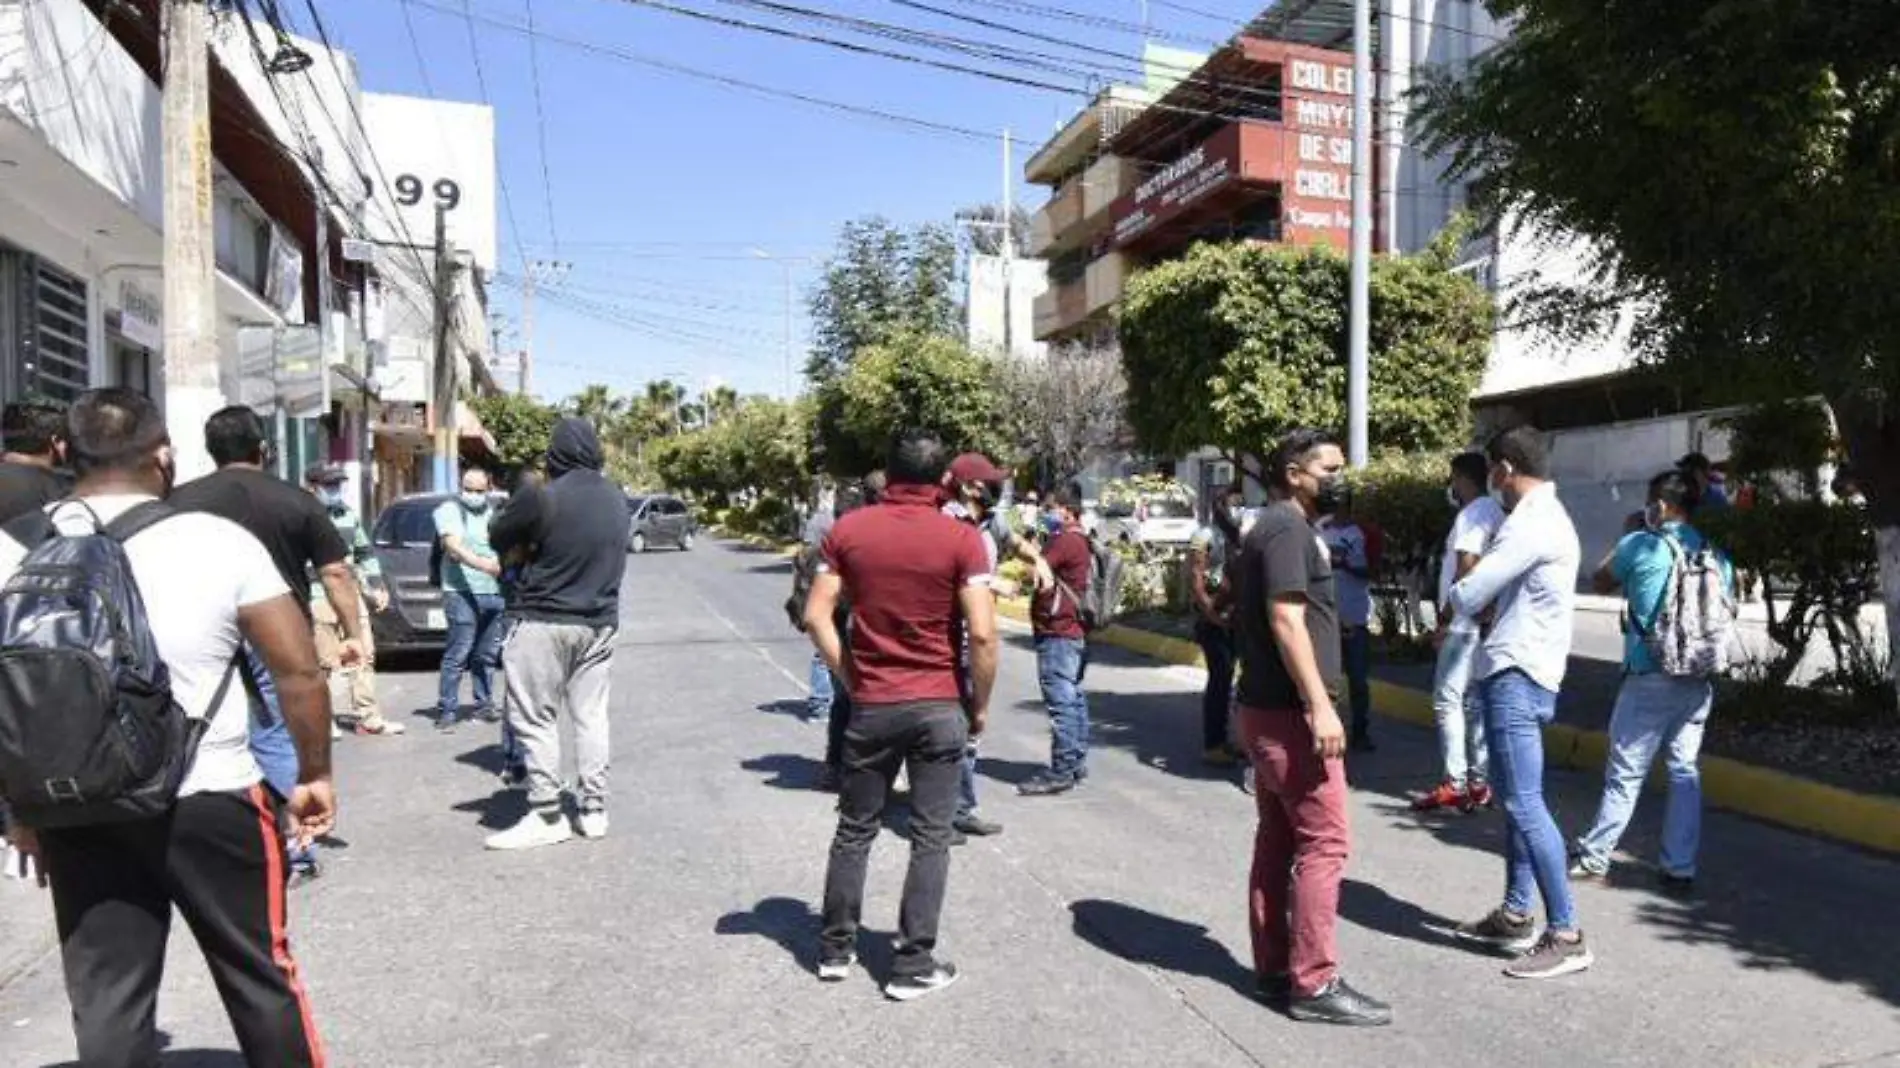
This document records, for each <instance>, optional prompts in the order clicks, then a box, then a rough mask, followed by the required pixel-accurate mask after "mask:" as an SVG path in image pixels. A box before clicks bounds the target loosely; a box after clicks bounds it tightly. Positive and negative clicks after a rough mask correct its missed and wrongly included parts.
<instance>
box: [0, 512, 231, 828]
mask: <svg viewBox="0 0 1900 1068" xmlns="http://www.w3.org/2000/svg"><path fill="white" fill-rule="evenodd" d="M72 507H79V508H83V509H85V510H86V512H87V513H88V514H91V515H92V520H93V529H92V531H91V532H90V533H86V534H63V533H61V532H60V531H59V530H58V528H57V527H55V526H54V525H53V522H52V520H51V518H50V517H49V516H48V515H47V514H46V513H44V512H39V511H33V512H29V513H27V514H25V515H22V516H20V517H19V518H17V519H15V520H14V521H12V522H11V523H8V524H7V525H6V526H5V527H4V528H0V530H3V531H4V533H5V534H6V535H7V536H8V537H11V538H13V540H15V541H17V542H19V543H20V544H21V545H22V546H25V547H26V548H27V549H28V552H27V555H26V559H25V560H24V561H22V562H21V564H20V569H19V570H18V571H17V572H15V573H14V575H13V577H12V578H10V579H8V580H7V583H6V585H5V586H4V587H0V799H4V801H5V803H6V805H7V806H8V807H9V808H11V809H12V813H13V816H14V818H16V819H17V820H19V822H21V823H23V824H25V825H26V826H28V827H34V828H59V827H79V826H88V825H92V824H100V823H114V822H121V821H127V820H137V819H145V818H149V817H152V816H158V815H162V814H163V813H165V812H166V811H168V810H169V809H170V808H171V806H172V804H173V802H175V801H176V800H177V798H178V789H179V787H180V786H181V785H182V784H183V783H184V779H185V775H186V773H187V772H188V771H189V770H190V768H191V761H192V757H193V756H194V754H196V753H197V751H198V742H199V740H200V739H201V738H202V737H203V736H204V732H205V730H206V728H207V727H208V726H209V722H208V720H207V719H206V718H204V717H199V718H195V719H194V718H191V717H187V716H186V715H185V712H184V710H183V709H181V708H180V707H179V706H178V702H177V700H176V699H175V698H174V697H173V695H172V687H171V673H170V671H169V670H168V669H167V668H166V666H165V662H164V661H163V660H161V659H160V658H159V655H158V645H157V642H156V641H155V640H154V639H153V637H152V630H151V626H150V624H149V623H148V622H147V620H146V615H145V601H144V599H143V598H141V597H140V596H139V588H138V583H137V582H136V581H135V580H134V579H133V576H132V565H131V561H130V560H129V559H128V558H127V557H126V554H125V543H126V542H127V541H129V540H131V539H132V538H133V537H136V536H137V535H138V534H139V532H140V531H143V530H145V529H147V528H149V527H151V526H152V525H154V524H156V523H160V522H163V521H164V520H166V519H169V518H171V517H172V516H173V515H176V514H177V513H176V512H174V511H173V510H172V509H170V508H168V507H166V506H165V505H164V504H162V503H160V502H157V501H152V502H149V503H146V504H141V505H137V506H135V507H133V508H132V509H130V510H128V511H127V512H126V513H125V514H123V515H121V516H120V517H119V518H118V519H116V520H114V521H113V522H111V523H101V522H99V517H98V515H97V514H94V513H92V509H91V508H89V507H87V506H86V504H85V503H84V502H83V501H69V502H67V503H65V504H61V505H58V506H56V508H72ZM237 659H238V658H237V656H233V658H232V662H231V666H230V667H229V668H227V669H226V670H225V673H224V679H223V681H222V682H220V683H219V685H218V690H217V693H216V695H215V696H213V698H212V700H211V707H210V709H209V710H208V712H207V716H209V715H215V714H216V713H217V710H218V709H219V708H220V707H221V706H222V705H223V704H224V697H225V693H226V691H227V690H228V689H229V688H230V685H231V678H232V676H233V675H234V674H235V673H236V669H237Z"/></svg>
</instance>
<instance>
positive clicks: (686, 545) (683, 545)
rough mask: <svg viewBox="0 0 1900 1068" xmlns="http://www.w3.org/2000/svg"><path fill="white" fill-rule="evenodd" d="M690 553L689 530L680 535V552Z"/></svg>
mask: <svg viewBox="0 0 1900 1068" xmlns="http://www.w3.org/2000/svg"><path fill="white" fill-rule="evenodd" d="M692 551H693V532H692V531H690V530H689V531H687V532H686V533H684V534H681V535H680V552H683V553H689V552H692Z"/></svg>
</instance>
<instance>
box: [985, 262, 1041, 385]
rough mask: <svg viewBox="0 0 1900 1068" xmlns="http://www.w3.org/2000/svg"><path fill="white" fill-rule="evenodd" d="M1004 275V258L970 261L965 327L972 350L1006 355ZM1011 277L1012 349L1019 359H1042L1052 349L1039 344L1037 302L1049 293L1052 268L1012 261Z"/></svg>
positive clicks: (1010, 316) (1036, 263)
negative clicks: (1004, 339) (1037, 335)
mask: <svg viewBox="0 0 1900 1068" xmlns="http://www.w3.org/2000/svg"><path fill="white" fill-rule="evenodd" d="M1004 274H1005V271H1004V261H1003V258H1002V257H1001V256H978V255H972V256H971V257H970V259H969V265H968V275H969V278H968V288H967V294H966V299H965V301H964V316H965V324H964V325H965V329H966V334H967V336H968V338H969V340H970V347H971V348H973V349H976V350H977V351H979V352H1001V351H1003V347H1004V346H1003V338H1004V330H1003V314H1004V311H1003V308H1004V303H1003V288H1004V285H1005V280H1004ZM1008 275H1009V277H1008V282H1007V284H1008V286H1009V289H1010V300H1009V319H1010V329H1009V332H1008V336H1009V340H1010V342H1011V345H1010V347H1011V348H1012V349H1013V350H1014V351H1015V354H1016V355H1019V356H1026V357H1028V358H1030V359H1037V360H1039V359H1042V358H1043V357H1044V356H1045V355H1047V353H1048V350H1049V347H1048V346H1047V345H1045V344H1043V343H1042V342H1039V341H1037V340H1035V337H1036V334H1035V329H1036V307H1035V306H1036V298H1037V297H1040V296H1042V295H1043V294H1044V293H1045V292H1047V291H1048V289H1049V271H1048V264H1046V263H1045V262H1044V261H1042V260H1032V259H1017V260H1012V261H1010V269H1009V271H1008Z"/></svg>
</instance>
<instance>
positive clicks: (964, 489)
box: [943, 452, 1054, 845]
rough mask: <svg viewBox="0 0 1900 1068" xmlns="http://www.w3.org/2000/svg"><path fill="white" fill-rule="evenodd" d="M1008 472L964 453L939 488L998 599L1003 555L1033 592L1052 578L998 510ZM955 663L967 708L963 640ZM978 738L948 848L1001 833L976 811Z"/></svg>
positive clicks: (967, 759) (967, 752) (967, 761)
mask: <svg viewBox="0 0 1900 1068" xmlns="http://www.w3.org/2000/svg"><path fill="white" fill-rule="evenodd" d="M1008 478H1009V473H1008V472H1006V471H1004V470H1003V469H1002V468H1000V467H997V466H996V465H995V464H994V463H992V462H991V461H990V458H989V457H987V456H985V455H983V454H982V453H980V452H966V453H964V454H963V455H961V456H959V457H957V458H956V459H954V460H952V461H950V466H949V467H948V468H947V469H946V470H945V471H944V475H943V486H944V491H945V493H946V494H947V495H948V496H949V498H950V499H949V501H948V502H947V503H945V504H944V506H943V511H944V514H945V515H948V516H950V517H951V518H953V519H960V520H962V521H963V522H965V523H968V524H970V525H971V526H974V527H976V528H977V531H978V532H979V533H980V534H982V536H983V551H984V552H986V553H988V554H989V559H990V572H991V575H992V577H991V579H990V590H991V592H992V593H994V594H996V595H997V596H1005V595H1010V594H1014V593H1015V590H1014V589H1013V588H1007V587H1008V586H1009V584H1008V583H1006V582H1004V581H1003V579H1002V578H1001V577H1000V576H998V575H996V565H997V561H998V558H999V557H1001V556H1002V555H1003V554H1004V553H1008V554H1009V555H1011V556H1015V557H1017V558H1019V559H1022V560H1026V561H1028V562H1029V564H1030V565H1031V566H1033V567H1034V568H1035V569H1036V587H1037V588H1038V589H1044V588H1047V587H1048V586H1049V585H1050V584H1051V583H1052V582H1053V581H1054V579H1053V578H1052V577H1051V576H1050V571H1049V565H1048V564H1047V563H1046V562H1045V561H1044V560H1043V559H1042V553H1041V552H1039V551H1038V550H1037V549H1036V545H1035V543H1034V542H1032V541H1030V540H1028V539H1027V538H1023V537H1020V536H1018V535H1017V533H1016V532H1015V531H1014V530H1011V529H1010V526H1009V523H1008V522H1007V521H1005V519H1004V514H1003V512H1002V510H1001V508H1000V507H999V506H1000V505H1001V503H1002V499H1003V483H1004V481H1005V480H1006V479H1008ZM958 663H959V664H960V665H961V670H960V671H959V678H960V680H961V686H962V690H963V695H964V703H965V705H968V704H969V701H970V695H971V692H972V686H971V683H970V671H969V665H970V647H969V642H968V641H967V639H966V640H965V641H963V643H962V653H961V656H960V659H959V661H958ZM978 741H979V739H978V738H974V737H972V738H971V739H970V741H969V745H968V746H966V747H965V749H964V751H963V768H962V781H961V784H960V789H961V791H962V792H961V794H960V795H959V797H958V801H957V818H956V820H955V822H953V823H952V824H951V826H952V827H953V828H954V829H955V830H956V835H955V836H954V837H953V838H951V843H952V844H953V845H954V844H961V843H963V842H965V841H968V840H969V837H968V836H970V835H976V836H977V837H983V836H986V835H992V834H1001V833H1003V825H1002V824H1000V823H996V822H994V821H991V820H986V819H984V818H983V817H981V816H979V815H978V814H977V811H976V747H977V743H978Z"/></svg>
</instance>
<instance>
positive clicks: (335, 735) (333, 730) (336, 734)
mask: <svg viewBox="0 0 1900 1068" xmlns="http://www.w3.org/2000/svg"><path fill="white" fill-rule="evenodd" d="M342 737H343V728H342V727H339V726H337V725H336V720H331V721H330V740H331V741H333V742H334V741H336V740H338V739H340V738H342Z"/></svg>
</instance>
